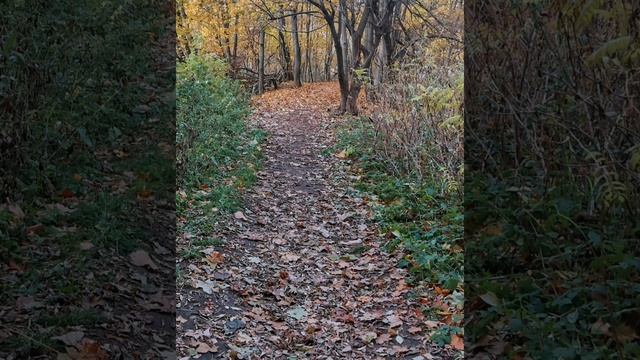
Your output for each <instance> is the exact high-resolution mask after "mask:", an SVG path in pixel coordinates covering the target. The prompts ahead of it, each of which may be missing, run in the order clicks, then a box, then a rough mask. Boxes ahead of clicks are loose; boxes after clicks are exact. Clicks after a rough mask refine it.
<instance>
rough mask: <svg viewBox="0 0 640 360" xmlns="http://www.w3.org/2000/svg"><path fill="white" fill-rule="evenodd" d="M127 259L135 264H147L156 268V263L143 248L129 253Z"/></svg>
mask: <svg viewBox="0 0 640 360" xmlns="http://www.w3.org/2000/svg"><path fill="white" fill-rule="evenodd" d="M129 260H130V261H131V263H132V264H133V265H135V266H149V267H150V268H152V269H154V270H157V269H158V265H156V264H155V263H154V262H153V260H151V257H149V254H148V253H147V252H146V251H144V250H136V251H134V252H132V253H131V254H129Z"/></svg>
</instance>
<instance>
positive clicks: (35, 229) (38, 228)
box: [27, 224, 44, 236]
mask: <svg viewBox="0 0 640 360" xmlns="http://www.w3.org/2000/svg"><path fill="white" fill-rule="evenodd" d="M42 230H44V225H42V224H35V225H31V226H29V227H28V228H27V236H34V235H39V234H40V233H42Z"/></svg>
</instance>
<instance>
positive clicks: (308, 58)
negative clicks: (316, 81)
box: [305, 14, 313, 82]
mask: <svg viewBox="0 0 640 360" xmlns="http://www.w3.org/2000/svg"><path fill="white" fill-rule="evenodd" d="M311 19H312V17H311V14H309V15H307V45H306V47H307V48H306V49H305V61H306V62H307V71H308V72H307V74H308V81H309V82H313V64H312V62H311Z"/></svg>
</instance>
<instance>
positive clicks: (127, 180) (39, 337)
mask: <svg viewBox="0 0 640 360" xmlns="http://www.w3.org/2000/svg"><path fill="white" fill-rule="evenodd" d="M150 9H153V10H150ZM172 13H173V9H172V8H171V7H169V8H167V7H166V6H163V4H159V3H158V2H156V1H147V0H145V1H136V2H128V3H123V4H120V5H118V6H115V5H114V6H110V4H108V3H105V2H103V1H94V0H90V1H85V2H82V4H79V3H78V4H76V3H74V2H70V1H61V2H32V1H27V2H24V1H10V2H3V3H2V5H0V14H1V15H0V50H1V52H0V119H1V120H0V199H1V200H0V202H1V203H3V204H2V205H0V250H1V253H0V266H1V267H2V270H1V272H2V280H1V281H0V283H1V285H0V304H1V305H0V317H1V318H2V324H0V325H1V326H2V327H0V357H3V358H5V356H8V354H9V353H11V354H12V355H11V356H17V357H18V358H30V356H36V355H41V354H47V355H50V356H52V357H53V356H56V351H60V352H63V353H64V352H65V347H64V344H63V343H62V342H61V341H59V340H53V339H51V338H52V337H53V336H58V335H61V334H64V333H65V332H68V331H70V330H71V329H84V330H85V331H86V333H87V336H88V337H90V338H92V339H93V340H99V342H98V345H97V346H98V348H97V349H100V348H99V347H100V346H101V345H100V343H102V341H103V340H104V339H105V337H106V336H105V333H109V332H110V331H113V332H111V334H115V331H116V330H114V329H113V328H110V326H111V325H105V326H103V325H100V326H94V325H96V323H100V324H104V323H107V324H109V323H111V324H112V325H113V323H112V320H113V319H112V318H111V316H102V315H101V312H102V311H106V308H104V307H103V308H99V307H98V308H93V307H92V306H90V305H88V304H87V303H86V301H87V297H88V296H89V295H91V294H94V293H101V294H102V295H101V296H105V297H108V296H110V295H109V294H111V288H109V286H112V285H110V284H112V283H116V282H118V281H117V280H116V279H117V274H116V273H117V272H118V271H120V270H122V271H126V268H121V267H120V266H119V265H121V264H120V263H118V261H119V260H116V259H117V258H123V259H125V262H126V256H127V255H128V254H129V252H131V251H132V250H134V249H137V248H143V249H148V248H149V247H150V246H151V243H150V239H155V240H156V241H159V242H160V243H162V245H163V246H164V247H166V248H168V249H172V248H173V245H172V244H173V241H174V240H173V232H172V230H171V229H172V228H173V226H174V225H173V221H174V217H173V215H172V214H173V205H172V201H173V198H174V193H175V182H174V179H175V171H174V152H173V151H172V149H173V145H172V144H173V141H174V134H175V131H174V130H175V128H174V125H173V124H174V118H173V115H174V111H173V109H174V101H175V99H174V93H173V81H174V76H175V72H174V64H175V63H174V60H173V55H172V54H173V46H174V43H175V41H174V40H172V39H173V36H172V35H171V32H170V31H168V30H169V29H171V28H170V27H171V26H173V23H174V21H173V15H172ZM169 50H170V51H169ZM151 213H153V214H154V215H153V216H150V214H151ZM158 234H162V235H158ZM89 247H91V248H92V250H91V251H89V250H87V248H89ZM98 265H99V266H98ZM98 268H101V271H99V272H98V270H97V269H98ZM171 273H173V272H171ZM149 281H150V282H151V280H149ZM163 281H166V282H171V278H170V277H169V278H166V277H165V278H164V279H163ZM107 284H108V285H107ZM157 285H158V284H157ZM115 296H116V298H118V296H119V295H115ZM120 300H122V299H120ZM115 303H117V304H115ZM114 304H115V305H114ZM108 305H109V306H111V305H114V306H115V307H119V309H120V311H124V312H125V314H126V311H133V310H132V309H133V305H131V303H130V302H128V301H127V300H122V301H115V302H114V303H113V304H111V303H110V304H108ZM83 308H86V309H83ZM16 311H17V313H16ZM84 314H91V315H90V316H89V315H86V316H85V315H84ZM118 326H122V323H120V324H118ZM157 330H158V331H157V334H158V336H161V337H165V336H166V339H167V340H168V341H171V339H170V338H171V336H172V335H171V334H169V335H168V334H167V333H166V332H164V330H167V329H166V328H163V329H157ZM160 330H162V331H160ZM167 331H169V332H171V330H170V329H168V330H167ZM45 340H46V341H45ZM135 341H136V342H138V343H137V344H128V345H126V344H125V343H126V341H123V342H121V343H119V346H122V348H129V349H130V350H131V349H132V347H133V348H135V347H140V346H145V345H144V342H143V341H142V340H141V339H139V338H137V339H136V340H135ZM169 343H170V342H169ZM147 344H148V343H147ZM129 346H132V347H129ZM100 351H102V350H100ZM131 351H133V350H131ZM145 351H146V350H145ZM7 352H9V353H7ZM96 356H98V355H96Z"/></svg>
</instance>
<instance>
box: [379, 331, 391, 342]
mask: <svg viewBox="0 0 640 360" xmlns="http://www.w3.org/2000/svg"><path fill="white" fill-rule="evenodd" d="M389 340H391V336H389V334H387V333H384V334H382V335H380V336H378V338H377V339H376V344H378V345H382V344H384V343H386V342H388V341H389Z"/></svg>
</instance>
